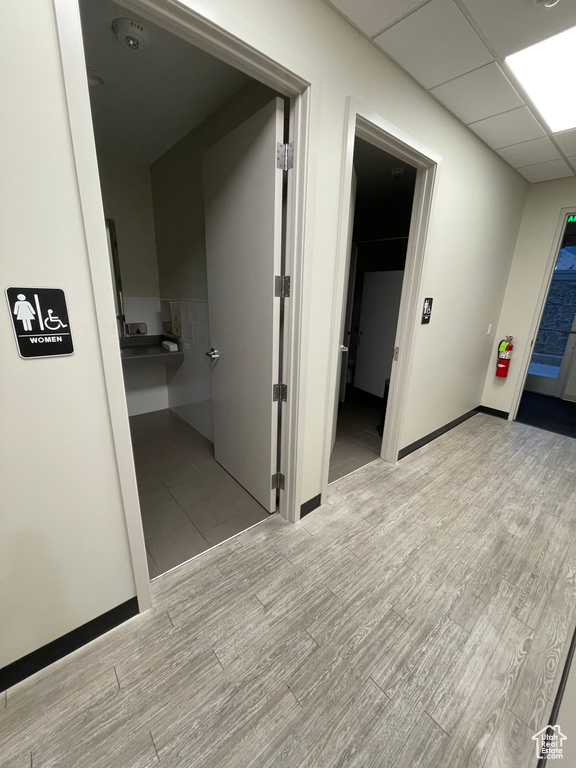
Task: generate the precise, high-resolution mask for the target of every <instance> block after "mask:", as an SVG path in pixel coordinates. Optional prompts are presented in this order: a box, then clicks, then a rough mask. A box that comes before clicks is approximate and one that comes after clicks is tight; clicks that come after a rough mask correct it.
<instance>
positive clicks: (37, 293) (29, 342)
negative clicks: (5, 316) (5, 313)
mask: <svg viewBox="0 0 576 768" xmlns="http://www.w3.org/2000/svg"><path fill="white" fill-rule="evenodd" d="M6 298H7V299H8V306H9V308H10V317H11V318H12V326H13V328H14V335H15V336H16V343H17V345H18V353H19V355H20V357H24V358H31V357H56V356H58V355H71V354H72V353H73V352H74V345H73V343H72V332H71V329H70V321H69V320H68V308H67V306H66V296H65V295H64V291H62V290H60V288H6Z"/></svg>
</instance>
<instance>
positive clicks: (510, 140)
mask: <svg viewBox="0 0 576 768" xmlns="http://www.w3.org/2000/svg"><path fill="white" fill-rule="evenodd" d="M470 128H471V129H472V130H473V131H474V133H476V134H477V135H478V136H480V138H481V139H483V140H484V141H485V142H486V144H488V145H489V146H491V147H492V149H501V148H502V147H508V146H510V145H511V144H519V143H520V142H521V141H530V139H537V138H539V137H540V136H545V135H546V133H545V131H544V129H543V128H542V126H541V125H540V124H539V123H538V122H537V120H536V118H535V117H534V116H533V115H532V113H531V112H530V110H529V109H528V108H527V107H520V108H519V109H513V110H512V111H511V112H504V114H502V115H495V116H494V117H489V118H487V119H486V120H480V121H479V122H477V123H471V125H470Z"/></svg>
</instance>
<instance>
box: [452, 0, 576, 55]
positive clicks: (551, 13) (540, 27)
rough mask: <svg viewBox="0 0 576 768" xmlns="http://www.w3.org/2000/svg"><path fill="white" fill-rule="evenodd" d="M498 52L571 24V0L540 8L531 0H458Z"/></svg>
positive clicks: (531, 42)
mask: <svg viewBox="0 0 576 768" xmlns="http://www.w3.org/2000/svg"><path fill="white" fill-rule="evenodd" d="M460 2H461V3H462V5H463V6H464V7H465V8H466V10H467V11H468V12H469V13H470V15H471V16H472V18H473V19H474V21H475V22H476V24H477V25H478V27H479V28H480V30H481V31H482V32H483V34H484V36H485V37H486V39H487V40H489V41H490V45H491V46H492V47H493V49H494V50H495V52H496V53H497V54H498V55H499V56H509V55H510V54H511V53H516V52H517V51H521V50H522V49H523V48H527V47H528V46H529V45H534V43H537V42H539V41H540V40H544V39H545V38H547V37H551V36H552V35H555V34H557V33H558V32H562V31H563V30H565V29H568V28H569V27H573V26H574V24H575V23H576V22H575V21H574V0H561V1H560V2H559V3H558V5H555V6H554V7H553V8H544V5H543V4H542V3H537V2H535V0H506V2H504V3H503V2H502V0H460Z"/></svg>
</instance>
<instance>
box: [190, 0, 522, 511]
mask: <svg viewBox="0 0 576 768" xmlns="http://www.w3.org/2000/svg"><path fill="white" fill-rule="evenodd" d="M186 4H187V5H189V6H190V7H191V8H196V9H197V10H198V12H199V13H202V3H201V2H200V0H187V2H186ZM216 5H217V8H218V23H219V24H220V25H222V26H224V27H225V28H226V29H227V30H228V31H229V32H230V33H232V34H233V35H236V36H238V37H240V38H241V39H243V40H245V41H246V42H248V43H250V44H251V45H253V46H254V47H255V48H257V49H259V50H261V51H263V52H264V53H266V54H267V55H269V56H270V57H271V58H272V59H275V60H277V61H279V62H280V63H282V64H284V65H285V66H286V67H287V68H289V69H291V70H292V71H295V72H296V73H297V74H299V75H301V76H302V77H305V78H307V79H309V80H310V81H312V82H313V84H314V95H313V104H312V122H311V126H310V128H311V148H312V152H311V156H310V166H309V174H310V175H309V181H310V186H309V192H310V197H309V200H308V209H307V227H308V230H307V232H308V238H309V239H308V251H307V253H306V259H307V264H308V267H307V268H308V270H309V272H308V278H309V281H310V282H309V284H308V292H307V295H306V304H305V308H304V316H305V318H306V319H307V320H309V323H308V325H307V328H306V334H305V339H304V344H305V346H304V349H303V357H304V362H305V366H306V380H305V381H303V382H302V389H303V391H304V392H305V415H304V421H303V432H302V435H301V440H302V444H301V452H300V456H299V465H300V467H301V472H302V481H303V483H302V499H301V500H302V501H306V500H307V499H310V498H312V497H313V496H315V495H316V494H317V493H318V492H319V491H320V486H321V475H322V449H323V442H324V435H325V430H326V429H327V428H328V422H329V418H330V415H331V409H330V408H329V407H327V394H328V391H327V387H326V382H327V377H328V359H327V356H326V354H324V350H326V349H327V348H328V345H330V344H332V343H334V336H333V335H332V334H331V330H332V325H331V323H332V312H331V310H332V300H333V290H334V283H335V275H334V267H333V265H334V259H335V253H336V250H337V230H338V220H339V215H340V211H339V196H340V184H341V176H342V160H343V153H344V141H345V137H344V131H343V126H344V121H345V110H346V99H347V97H348V96H353V97H354V98H355V99H357V100H358V101H360V102H362V103H363V104H365V105H367V106H368V107H369V108H370V109H373V110H374V111H375V112H377V113H379V114H380V115H382V116H383V117H385V118H386V119H387V120H389V121H391V122H392V123H394V124H395V125H397V126H399V127H400V128H402V129H404V130H405V131H407V132H408V133H409V134H411V135H412V136H413V137H415V138H416V139H418V140H419V141H421V142H422V143H423V144H425V145H426V146H428V147H429V148H430V149H432V150H434V151H435V152H437V153H438V154H440V155H441V156H442V158H443V160H442V165H441V168H440V171H439V174H438V184H437V190H436V195H435V200H434V204H433V209H432V219H431V225H430V231H429V238H428V246H427V250H426V256H427V265H426V269H425V273H424V281H423V288H422V296H421V298H422V300H423V299H424V297H425V296H432V297H434V310H433V313H432V321H431V323H430V325H427V326H418V330H417V333H416V339H415V350H414V360H413V366H412V378H411V382H410V385H409V387H408V390H407V402H406V414H407V415H406V419H405V422H404V424H403V428H402V437H401V440H402V445H408V444H410V443H412V442H414V441H415V440H417V439H418V438H420V437H422V436H423V435H426V434H428V433H430V432H432V431H433V430H435V429H437V428H438V427H440V426H442V425H444V424H446V423H447V422H449V421H451V420H452V419H454V418H456V417H458V416H460V415H461V414H463V413H465V412H467V411H469V410H470V409H472V408H474V407H475V406H477V405H478V404H479V403H480V401H481V398H482V390H483V385H484V380H485V376H486V369H487V366H488V364H489V361H490V354H491V351H492V339H491V338H490V337H487V336H486V330H487V327H488V324H489V323H494V324H495V323H496V322H497V318H498V315H499V311H500V306H501V302H502V298H503V295H504V289H505V285H506V280H507V275H508V270H509V266H510V261H511V257H512V253H513V249H514V243H515V241H516V236H517V233H518V227H519V223H520V218H521V214H522V208H523V204H524V197H525V193H526V188H527V184H526V182H525V181H524V180H523V179H522V178H521V177H520V176H519V175H518V174H517V173H516V172H515V171H513V170H512V169H511V168H510V167H509V166H508V165H506V164H505V163H504V162H503V161H502V160H501V159H500V158H498V157H497V156H496V155H495V154H494V153H493V152H491V151H490V150H489V149H488V148H487V147H486V146H485V145H484V144H482V143H481V142H480V141H479V140H478V139H477V138H476V137H475V136H474V135H473V134H472V133H471V132H470V131H468V130H467V129H466V128H465V127H464V126H462V125H461V124H460V123H458V122H457V121H456V120H455V119H454V118H453V117H452V116H451V115H449V114H448V113H447V112H446V111H445V110H444V109H443V108H442V107H441V106H440V105H439V104H437V103H436V102H435V101H434V100H433V99H432V98H431V97H430V96H428V95H427V94H426V93H424V92H423V90H422V89H421V88H420V87H419V86H418V85H417V84H416V83H415V82H414V81H412V80H411V79H410V78H409V77H408V76H407V75H405V74H404V73H403V72H401V71H400V70H399V69H398V68H397V67H396V66H395V65H394V64H393V63H392V62H391V61H390V60H389V59H388V58H387V57H386V56H385V55H384V54H381V53H380V52H379V51H378V50H376V48H375V47H374V46H373V45H371V44H370V43H369V42H368V41H366V40H365V39H363V38H362V37H361V36H360V35H359V34H358V33H357V32H356V31H355V30H353V29H352V28H351V27H350V26H349V25H348V24H346V22H344V20H343V19H342V18H341V17H340V16H339V15H338V14H337V13H335V12H334V11H333V10H332V9H331V8H330V7H329V6H328V5H327V4H326V3H324V2H322V0H287V1H286V2H284V3H269V2H265V0H245V2H243V3H242V5H241V6H239V5H238V3H237V1H236V0H218V2H217V4H216ZM343 51H345V55H343ZM450 338H456V339H457V340H458V341H457V347H458V353H457V354H456V355H453V356H451V360H452V362H451V365H450V366H449V370H447V369H448V365H447V352H448V350H449V344H448V340H449V339H450Z"/></svg>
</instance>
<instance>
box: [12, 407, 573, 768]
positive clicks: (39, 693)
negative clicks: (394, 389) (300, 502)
mask: <svg viewBox="0 0 576 768" xmlns="http://www.w3.org/2000/svg"><path fill="white" fill-rule="evenodd" d="M575 532H576V441H574V440H571V439H570V438H565V437H562V436H558V435H554V434H552V433H548V432H544V431H540V430H537V429H533V428H531V427H528V426H525V425H522V424H510V423H507V422H504V421H501V420H498V419H494V418H492V417H490V416H486V415H477V416H475V417H474V418H472V419H470V420H469V421H467V422H465V423H464V424H461V425H460V426H459V427H457V428H456V429H454V430H452V431H451V432H450V433H448V434H446V435H444V436H442V437H441V438H439V439H438V440H436V441H434V442H433V443H430V444H428V445H427V446H425V447H424V448H422V449H421V450H420V451H418V452H416V453H414V454H412V455H410V456H408V457H407V458H406V459H404V460H403V461H401V462H400V463H399V464H398V465H397V466H396V467H390V466H387V465H385V464H383V463H382V462H376V463H374V464H370V465H369V466H367V467H364V468H363V469H361V470H359V471H358V472H357V473H355V474H353V475H349V476H347V477H345V478H343V479H342V480H339V481H338V482H337V483H335V484H334V485H332V486H331V487H330V491H329V497H328V502H327V503H326V504H324V505H323V506H322V507H321V508H320V509H318V510H316V511H315V512H313V513H312V514H310V515H309V516H307V517H306V518H305V519H304V520H303V521H302V522H301V523H300V524H298V525H296V526H293V525H290V524H288V523H285V522H284V521H283V520H282V519H281V518H279V517H273V518H270V519H268V520H266V521H264V522H263V523H261V524H260V525H258V526H256V527H255V528H252V529H250V530H249V531H246V532H245V533H243V534H241V535H240V536H238V537H237V538H235V539H233V540H230V541H228V542H226V543H224V544H223V545H221V546H220V547H218V548H216V549H213V550H210V551H208V552H206V553H204V554H202V555H201V556H200V557H199V558H197V559H196V560H194V561H192V562H190V563H188V564H186V565H184V566H183V567H182V568H180V569H178V570H176V571H173V572H171V573H169V574H167V575H166V576H163V577H162V578H160V579H158V580H157V581H155V582H154V583H153V585H152V587H153V592H154V608H153V610H151V611H149V612H148V613H146V614H144V615H141V616H138V617H136V618H134V619H133V620H131V621H129V622H127V623H126V624H124V625H122V626H121V627H118V628H117V629H115V630H113V631H112V632H110V633H108V634H107V635H105V636H104V637H102V638H99V639H98V640H96V641H94V642H93V643H91V644H90V645H88V646H86V647H84V648H82V649H80V650H79V651H77V652H76V653H74V654H72V655H71V656H68V657H67V658H65V659H62V660H61V661H59V662H57V663H56V664H54V665H52V666H51V667H50V668H48V669H46V670H44V671H42V672H40V673H39V674H37V675H35V676H34V677H32V678H30V679H28V680H26V681H24V682H23V683H21V684H19V685H17V686H15V687H14V688H12V689H10V690H9V691H8V692H7V695H6V696H5V697H4V698H3V699H0V768H30V766H32V768H155V766H157V765H161V766H166V768H196V767H197V766H198V767H200V766H202V767H204V766H206V767H208V766H209V768H273V767H274V766H278V768H280V767H281V768H318V767H320V766H322V767H323V768H344V767H346V768H371V767H372V766H373V767H374V768H419V767H420V768H437V767H439V766H450V768H476V767H478V768H527V767H528V766H531V768H533V767H534V766H535V765H536V759H535V755H534V743H533V742H532V740H531V736H532V734H533V733H535V732H536V731H538V730H539V729H540V728H541V727H543V726H544V725H545V724H546V722H547V717H548V715H549V712H550V709H551V706H552V700H553V698H554V696H555V693H556V689H557V686H558V683H559V676H560V674H561V671H562V666H563V663H564V659H565V656H566V653H567V651H568V646H569V642H570V638H571V634H572V631H573V629H574V624H575V621H576V536H575ZM562 725H563V726H564V727H563V730H564V731H565V732H566V731H567V730H569V724H564V723H563V724H562ZM567 735H568V736H569V737H570V735H571V733H570V732H569V733H568V734H567ZM572 735H573V736H574V737H575V738H576V729H575V732H574V733H573V734H572Z"/></svg>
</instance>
